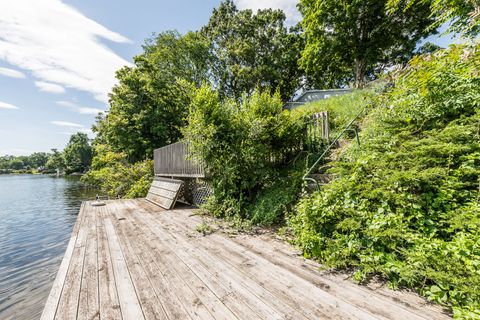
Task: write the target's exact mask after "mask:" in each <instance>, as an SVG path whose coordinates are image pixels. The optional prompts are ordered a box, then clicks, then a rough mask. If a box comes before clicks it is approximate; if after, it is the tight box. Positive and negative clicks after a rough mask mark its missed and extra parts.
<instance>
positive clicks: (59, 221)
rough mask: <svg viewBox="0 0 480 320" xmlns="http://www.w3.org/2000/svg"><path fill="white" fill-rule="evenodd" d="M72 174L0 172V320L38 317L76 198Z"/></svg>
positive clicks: (84, 193)
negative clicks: (56, 175)
mask: <svg viewBox="0 0 480 320" xmlns="http://www.w3.org/2000/svg"><path fill="white" fill-rule="evenodd" d="M94 194H95V192H94V191H93V190H91V189H86V188H85V187H84V186H83V185H82V184H81V183H80V181H79V179H78V177H60V178H57V177H52V176H47V175H0V319H2V320H3V319H22V320H23V319H38V318H40V315H41V313H42V310H43V305H44V304H45V301H46V299H47V297H48V293H49V291H50V288H51V286H52V284H53V280H54V279H55V276H56V273H57V270H58V268H59V266H60V263H61V261H62V258H63V254H64V252H65V249H66V247H67V244H68V240H69V239H70V233H71V231H72V228H73V225H74V224H75V220H76V218H77V214H78V210H79V208H80V203H81V201H82V200H87V199H91V198H92V197H93V196H94Z"/></svg>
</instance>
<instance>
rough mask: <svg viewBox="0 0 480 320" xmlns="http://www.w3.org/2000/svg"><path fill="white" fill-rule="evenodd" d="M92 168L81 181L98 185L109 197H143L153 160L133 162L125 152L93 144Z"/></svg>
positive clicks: (146, 189) (151, 172)
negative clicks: (94, 153) (113, 150)
mask: <svg viewBox="0 0 480 320" xmlns="http://www.w3.org/2000/svg"><path fill="white" fill-rule="evenodd" d="M95 152H96V155H95V157H94V158H93V163H92V168H91V170H90V171H88V173H87V174H85V175H84V176H83V177H82V181H84V182H86V183H88V184H90V185H93V186H96V187H98V188H99V189H100V190H101V191H103V192H106V193H107V194H108V195H109V196H111V197H122V198H142V197H145V196H146V194H147V192H148V189H149V188H150V184H151V183H152V180H153V161H152V160H144V161H139V162H136V163H134V164H130V163H128V161H127V155H126V154H125V153H115V152H112V151H110V150H109V148H108V147H107V146H105V145H96V146H95Z"/></svg>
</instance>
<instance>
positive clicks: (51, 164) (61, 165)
mask: <svg viewBox="0 0 480 320" xmlns="http://www.w3.org/2000/svg"><path fill="white" fill-rule="evenodd" d="M45 167H46V168H47V169H50V170H57V169H58V170H65V159H64V158H63V154H62V153H61V152H59V151H58V150H57V149H52V153H51V154H50V156H49V157H48V160H47V163H46V164H45Z"/></svg>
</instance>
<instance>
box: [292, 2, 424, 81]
mask: <svg viewBox="0 0 480 320" xmlns="http://www.w3.org/2000/svg"><path fill="white" fill-rule="evenodd" d="M386 4H387V0H361V1H358V0H345V1H337V0H300V4H299V8H300V12H301V13H302V15H303V20H302V22H301V25H302V27H303V29H304V31H305V39H306V40H305V41H306V44H305V48H304V50H303V53H302V58H301V59H300V63H301V66H302V67H303V68H305V70H306V72H307V74H308V75H309V79H310V81H311V82H312V85H313V86H316V87H319V88H322V87H323V88H325V87H341V86H345V85H348V84H350V83H352V82H353V85H354V87H362V86H363V85H364V83H365V82H366V81H367V80H369V79H373V78H375V72H378V71H380V70H382V69H384V68H386V67H388V66H391V65H394V64H398V63H404V62H406V61H408V60H409V59H410V58H411V56H412V54H413V52H414V50H415V46H416V44H417V42H418V40H420V39H421V38H423V37H425V36H427V35H428V34H429V32H428V31H426V28H427V27H428V26H429V25H430V24H431V23H432V22H433V18H432V17H430V7H429V6H428V5H425V4H416V5H415V6H410V7H406V6H405V5H404V4H403V2H401V3H399V4H398V7H399V8H400V9H401V10H396V11H393V12H392V13H389V12H388V10H387V8H386Z"/></svg>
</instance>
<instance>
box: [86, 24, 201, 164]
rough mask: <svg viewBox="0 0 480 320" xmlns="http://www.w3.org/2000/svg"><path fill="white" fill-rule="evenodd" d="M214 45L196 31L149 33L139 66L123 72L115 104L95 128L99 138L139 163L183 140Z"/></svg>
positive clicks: (136, 60) (114, 95) (113, 95)
mask: <svg viewBox="0 0 480 320" xmlns="http://www.w3.org/2000/svg"><path fill="white" fill-rule="evenodd" d="M208 46H209V45H208V42H207V41H206V40H205V39H204V38H203V37H202V36H201V35H199V34H198V33H194V32H190V33H187V34H186V35H184V36H181V35H180V34H178V33H177V32H175V31H168V32H164V33H161V34H159V35H154V36H153V37H152V38H150V39H148V40H147V41H146V43H145V45H144V46H143V49H144V53H142V54H140V55H138V56H136V57H135V58H134V66H132V67H124V68H122V69H121V70H119V71H118V72H117V79H118V80H119V84H118V85H116V86H115V87H114V88H113V91H112V93H111V95H110V110H109V112H108V113H107V114H106V115H101V116H99V117H98V119H97V123H96V124H95V126H94V128H93V129H94V131H95V132H96V133H97V139H96V143H99V144H105V145H108V146H109V148H110V149H111V150H112V151H113V152H124V153H125V154H126V156H127V159H128V161H129V162H131V163H133V162H136V161H140V160H143V159H145V158H151V157H152V155H153V150H154V149H155V148H158V147H161V146H164V145H167V144H169V143H172V142H175V141H177V140H178V139H179V138H180V136H181V133H180V127H181V126H183V125H184V123H185V122H184V119H185V117H186V114H187V109H188V105H189V103H190V95H191V91H192V90H193V88H194V86H195V85H196V86H199V85H200V84H201V82H202V81H204V80H205V79H206V78H207V60H208V55H209V50H208Z"/></svg>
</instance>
